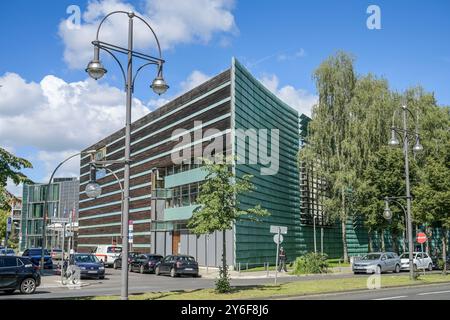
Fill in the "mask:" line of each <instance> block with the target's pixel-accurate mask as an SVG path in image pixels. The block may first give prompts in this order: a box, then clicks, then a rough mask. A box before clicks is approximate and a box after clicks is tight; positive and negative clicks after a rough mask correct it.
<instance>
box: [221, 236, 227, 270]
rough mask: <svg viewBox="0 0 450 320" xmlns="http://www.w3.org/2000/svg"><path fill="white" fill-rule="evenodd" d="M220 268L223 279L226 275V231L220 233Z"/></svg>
mask: <svg viewBox="0 0 450 320" xmlns="http://www.w3.org/2000/svg"><path fill="white" fill-rule="evenodd" d="M222 240H223V243H222V268H223V276H224V278H225V277H226V276H227V275H228V270H227V242H226V230H223V231H222Z"/></svg>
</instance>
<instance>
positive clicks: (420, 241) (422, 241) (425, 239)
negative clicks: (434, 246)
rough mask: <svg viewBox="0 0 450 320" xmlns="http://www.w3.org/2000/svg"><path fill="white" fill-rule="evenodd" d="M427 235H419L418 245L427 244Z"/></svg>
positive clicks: (420, 233)
mask: <svg viewBox="0 0 450 320" xmlns="http://www.w3.org/2000/svg"><path fill="white" fill-rule="evenodd" d="M427 240H428V239H427V235H426V234H425V233H423V232H419V233H418V234H417V242H418V243H420V244H422V243H425V242H427Z"/></svg>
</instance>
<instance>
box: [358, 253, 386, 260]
mask: <svg viewBox="0 0 450 320" xmlns="http://www.w3.org/2000/svg"><path fill="white" fill-rule="evenodd" d="M380 257H381V254H367V255H365V256H364V257H362V259H361V260H378V259H380Z"/></svg>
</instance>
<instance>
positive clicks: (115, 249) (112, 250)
mask: <svg viewBox="0 0 450 320" xmlns="http://www.w3.org/2000/svg"><path fill="white" fill-rule="evenodd" d="M107 252H108V253H121V252H122V248H120V247H108V250H107Z"/></svg>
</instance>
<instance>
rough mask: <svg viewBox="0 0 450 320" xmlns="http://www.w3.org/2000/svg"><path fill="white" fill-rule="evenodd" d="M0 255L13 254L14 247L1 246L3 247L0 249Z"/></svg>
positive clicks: (14, 253)
mask: <svg viewBox="0 0 450 320" xmlns="http://www.w3.org/2000/svg"><path fill="white" fill-rule="evenodd" d="M0 255H1V256H15V255H16V252H15V251H14V249H10V248H8V249H5V248H3V249H0Z"/></svg>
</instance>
